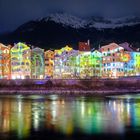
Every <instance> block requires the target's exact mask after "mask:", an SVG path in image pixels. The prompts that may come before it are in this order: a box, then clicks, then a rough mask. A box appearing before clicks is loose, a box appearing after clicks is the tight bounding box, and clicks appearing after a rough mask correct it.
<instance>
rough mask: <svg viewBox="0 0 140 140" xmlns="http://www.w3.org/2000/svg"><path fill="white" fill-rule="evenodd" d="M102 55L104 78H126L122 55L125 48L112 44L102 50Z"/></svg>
mask: <svg viewBox="0 0 140 140" xmlns="http://www.w3.org/2000/svg"><path fill="white" fill-rule="evenodd" d="M100 51H101V53H102V77H104V78H117V77H121V76H124V62H123V61H122V60H121V54H122V53H123V52H124V48H123V47H121V46H119V45H118V44H116V43H111V44H109V45H106V46H102V47H101V48H100Z"/></svg>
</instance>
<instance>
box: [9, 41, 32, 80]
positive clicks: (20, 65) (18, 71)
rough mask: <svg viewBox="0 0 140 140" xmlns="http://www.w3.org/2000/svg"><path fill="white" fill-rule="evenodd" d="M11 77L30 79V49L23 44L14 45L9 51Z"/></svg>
mask: <svg viewBox="0 0 140 140" xmlns="http://www.w3.org/2000/svg"><path fill="white" fill-rule="evenodd" d="M11 77H12V79H28V78H31V49H30V47H29V46H27V45H26V44H24V43H18V44H15V45H14V47H13V48H12V49H11Z"/></svg>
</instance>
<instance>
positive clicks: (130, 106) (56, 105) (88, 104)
mask: <svg viewBox="0 0 140 140" xmlns="http://www.w3.org/2000/svg"><path fill="white" fill-rule="evenodd" d="M42 130H48V131H53V132H56V133H61V134H64V135H73V134H75V133H82V134H87V135H93V134H108V133H109V134H123V133H125V132H127V131H128V130H131V131H134V132H140V101H139V100H135V99H133V100H131V99H129V98H128V99H127V98H122V99H117V98H113V99H112V98H109V99H92V98H88V97H83V98H75V97H73V98H72V97H71V98H70V97H68V98H64V97H59V96H55V95H54V96H28V97H27V96H26V97H24V96H14V97H13V96H7V97H6V96H1V98H0V132H1V134H5V133H7V134H8V133H11V132H13V133H15V134H16V135H17V137H18V138H27V137H29V136H30V135H31V131H34V132H36V131H42Z"/></svg>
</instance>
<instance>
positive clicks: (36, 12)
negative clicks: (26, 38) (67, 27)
mask: <svg viewBox="0 0 140 140" xmlns="http://www.w3.org/2000/svg"><path fill="white" fill-rule="evenodd" d="M56 12H64V13H68V14H72V15H75V16H79V17H81V18H88V17H90V16H102V17H105V18H106V17H109V18H118V17H123V16H130V15H136V16H139V15H140V0H0V33H3V32H7V31H12V30H14V29H16V28H17V27H18V26H20V25H22V24H23V23H25V22H27V21H29V20H35V19H38V18H41V17H46V16H47V15H49V14H50V13H56Z"/></svg>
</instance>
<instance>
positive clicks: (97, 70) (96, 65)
mask: <svg viewBox="0 0 140 140" xmlns="http://www.w3.org/2000/svg"><path fill="white" fill-rule="evenodd" d="M91 65H92V72H91V73H92V74H91V75H92V76H93V77H101V76H102V54H101V52H99V51H98V50H95V51H93V52H91Z"/></svg>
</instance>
